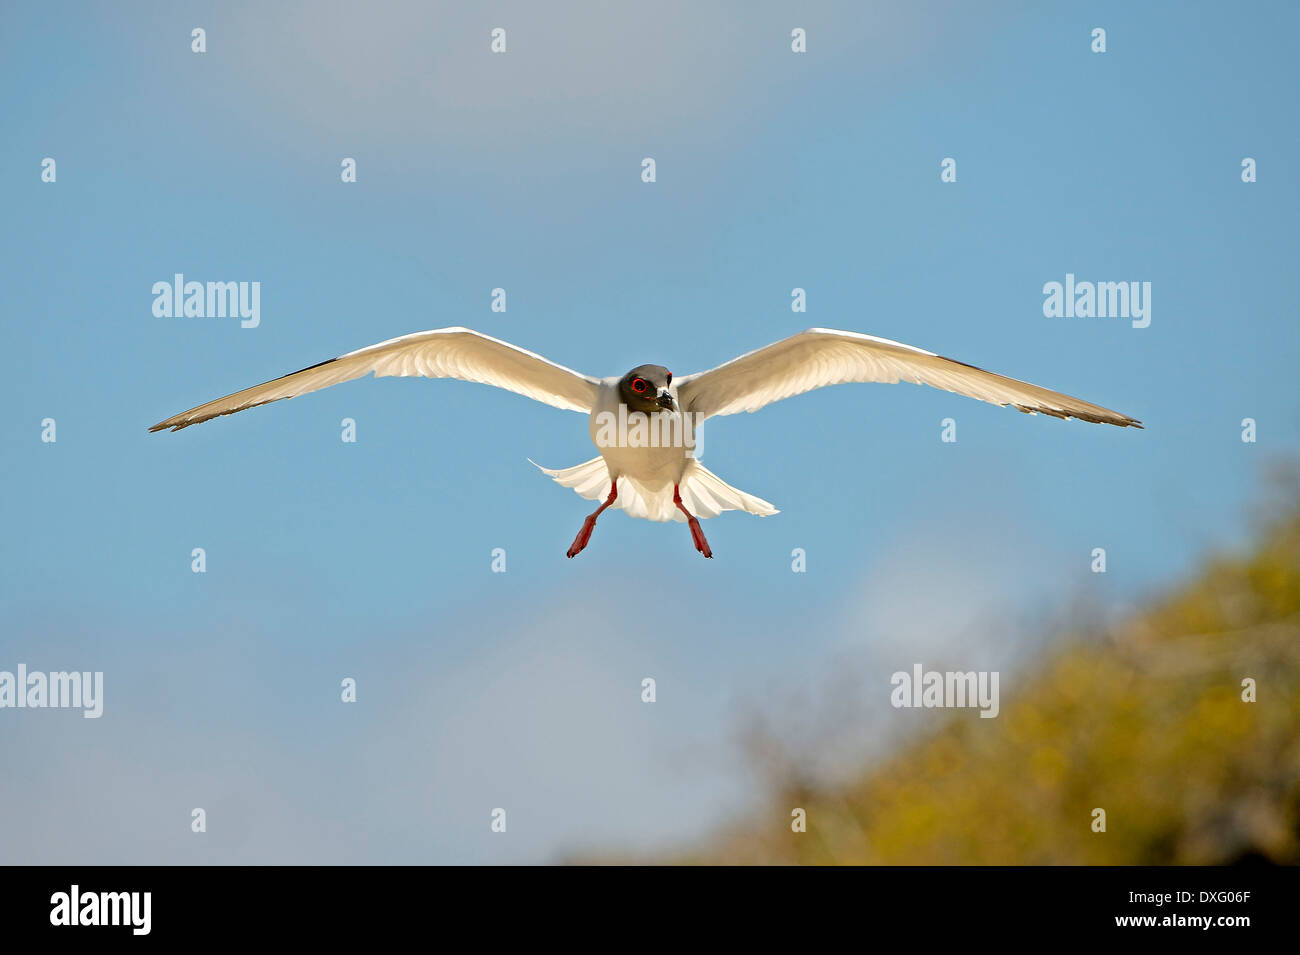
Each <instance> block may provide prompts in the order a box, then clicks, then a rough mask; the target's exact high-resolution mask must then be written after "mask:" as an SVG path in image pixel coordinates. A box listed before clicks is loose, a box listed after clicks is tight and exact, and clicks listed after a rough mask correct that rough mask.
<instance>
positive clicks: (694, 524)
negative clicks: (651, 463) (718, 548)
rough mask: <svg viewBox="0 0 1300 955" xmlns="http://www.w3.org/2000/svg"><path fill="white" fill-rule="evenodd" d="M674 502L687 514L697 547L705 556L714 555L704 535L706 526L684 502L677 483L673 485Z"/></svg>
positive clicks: (687, 520)
mask: <svg viewBox="0 0 1300 955" xmlns="http://www.w3.org/2000/svg"><path fill="white" fill-rule="evenodd" d="M673 503H674V504H676V505H677V507H678V509H679V510H680V511H681V512H682V513H683V514H685V515H686V523H687V524H689V525H690V527H691V540H693V541H695V549H696V550H698V551H699V552H700V553H701V554H703V555H704V556H705V557H712V556H713V551H712V550H711V549H710V548H709V542H708V539H707V538H705V536H704V528H702V527H700V522H699V519H698V518H697V517H696V516H695V515H694V514H692V513H691V512H690V511H688V510H687V509H686V505H685V504H683V503H682V495H681V492H680V491H679V490H678V489H677V485H676V484H674V485H673Z"/></svg>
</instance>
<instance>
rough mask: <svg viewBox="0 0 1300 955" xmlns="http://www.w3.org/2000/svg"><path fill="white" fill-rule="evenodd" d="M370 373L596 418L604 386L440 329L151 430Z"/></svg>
mask: <svg viewBox="0 0 1300 955" xmlns="http://www.w3.org/2000/svg"><path fill="white" fill-rule="evenodd" d="M371 372H374V374H375V377H376V378H382V377H384V376H386V375H399V376H405V377H412V376H418V377H424V378H459V379H461V380H462V381H477V382H481V383H482V384H485V385H495V386H496V387H498V388H505V389H506V390H507V391H513V392H515V393H516V394H520V395H524V396H525V397H528V398H533V399H535V400H537V401H542V402H545V403H546V404H548V405H554V406H555V407H557V408H563V409H565V410H567V411H581V412H583V413H586V412H589V411H591V408H592V405H594V404H595V402H596V391H597V386H598V385H599V384H600V382H599V381H598V380H597V379H595V378H592V377H589V376H588V375H582V374H579V373H578V372H576V371H573V370H572V369H569V368H565V367H564V366H563V365H557V364H555V363H554V362H552V361H547V360H546V359H545V358H543V357H542V356H541V355H535V354H533V353H532V352H530V351H525V350H524V349H522V348H519V347H517V346H515V345H511V344H510V343H509V342H503V341H501V340H500V339H497V338H492V337H490V336H488V335H483V334H480V333H479V332H476V331H473V330H471V329H468V328H459V327H456V328H435V329H432V330H431V331H427V332H416V333H414V334H413V335H403V336H402V337H401V338H393V339H390V340H389V341H386V342H380V343H379V344H377V345H370V346H369V347H367V348H361V349H358V350H357V351H354V352H348V353H347V354H346V355H340V356H339V357H338V358H331V359H330V360H329V361H323V362H321V363H320V364H319V365H312V366H311V367H310V368H304V369H303V370H302V371H295V372H294V373H293V374H291V375H285V376H284V377H283V378H276V379H275V380H274V381H268V382H266V383H265V384H261V385H254V386H253V387H252V388H245V389H244V390H243V391H237V392H235V393H234V394H233V395H227V396H226V397H224V398H218V399H216V400H215V401H209V402H208V403H207V404H202V405H199V406H198V407H196V408H191V409H190V410H189V411H182V412H181V413H180V414H178V415H174V416H172V417H170V418H168V419H167V420H166V421H160V422H159V423H158V424H156V425H154V426H153V427H152V428H150V429H149V430H150V431H162V430H163V429H164V428H171V429H172V430H173V431H179V430H180V429H181V428H188V427H189V426H190V425H192V424H198V423H199V422H200V421H207V420H209V419H210V418H216V417H218V416H219V415H225V414H233V413H234V412H236V411H243V410H244V409H245V408H253V407H256V406H257V405H264V404H267V403H269V402H272V401H279V400H280V399H281V398H292V397H294V396H295V395H302V394H306V393H307V392H309V391H319V390H320V389H321V388H328V387H329V386H330V385H337V384H339V383H340V382H344V381H352V380H353V379H356V378H363V377H365V376H366V375H368V374H370V373H371Z"/></svg>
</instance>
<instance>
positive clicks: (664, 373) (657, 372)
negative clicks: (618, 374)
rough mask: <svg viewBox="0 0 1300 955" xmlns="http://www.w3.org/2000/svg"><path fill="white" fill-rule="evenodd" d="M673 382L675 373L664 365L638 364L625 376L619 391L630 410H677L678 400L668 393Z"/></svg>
mask: <svg viewBox="0 0 1300 955" xmlns="http://www.w3.org/2000/svg"><path fill="white" fill-rule="evenodd" d="M672 383H673V373H672V372H671V371H669V370H668V369H667V368H665V367H664V366H663V365H638V366H637V367H636V368H633V369H632V370H631V371H629V372H628V373H627V374H626V375H624V376H623V380H622V381H620V382H619V383H618V391H619V395H620V397H621V398H622V401H623V403H624V404H625V405H627V410H628V411H642V412H645V413H646V414H652V413H654V412H656V411H675V410H676V409H677V402H676V401H674V400H673V396H672V395H671V394H669V393H668V389H669V386H671V385H672Z"/></svg>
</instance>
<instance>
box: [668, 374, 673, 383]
mask: <svg viewBox="0 0 1300 955" xmlns="http://www.w3.org/2000/svg"><path fill="white" fill-rule="evenodd" d="M672 383H673V373H672V372H671V371H670V372H669V373H668V384H670V385H671V384H672Z"/></svg>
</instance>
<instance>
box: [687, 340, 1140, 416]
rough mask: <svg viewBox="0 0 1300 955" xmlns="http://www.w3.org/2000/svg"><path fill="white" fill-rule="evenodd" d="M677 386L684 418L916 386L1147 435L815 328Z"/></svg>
mask: <svg viewBox="0 0 1300 955" xmlns="http://www.w3.org/2000/svg"><path fill="white" fill-rule="evenodd" d="M677 381H678V385H677V397H678V400H679V402H680V403H681V406H682V410H684V411H691V412H695V413H698V414H703V415H705V416H706V417H710V416H712V415H727V414H738V413H739V412H741V411H757V410H758V409H759V408H762V407H763V406H765V405H769V404H771V403H772V402H773V401H780V400H782V399H783V398H790V397H793V396H794V395H801V394H803V393H804V392H807V391H812V390H813V389H814V388H824V387H826V386H827V385H841V384H845V383H847V382H851V381H862V382H868V381H876V382H884V383H887V384H895V383H897V382H899V381H910V382H913V383H914V384H918V385H930V386H931V387H933V388H941V389H943V390H944V391H951V392H955V393H956V394H959V395H965V396H966V397H968V398H978V399H979V400H980V401H987V402H989V403H990V404H995V405H1003V406H1006V405H1011V407H1013V408H1015V409H1017V410H1019V411H1024V412H1026V413H1028V414H1045V415H1051V416H1052V417H1054V418H1079V419H1081V420H1083V421H1092V422H1096V423H1099V424H1113V425H1117V426H1119V427H1121V428H1126V427H1133V428H1140V427H1142V422H1140V421H1138V420H1137V419H1136V418H1130V417H1129V416H1128V415H1126V414H1120V413H1119V412H1118V411H1111V410H1110V409H1109V408H1103V407H1102V406H1101V405H1095V404H1093V403H1092V402H1090V401H1084V400H1082V399H1081V398H1072V397H1071V396H1069V395H1066V394H1062V393H1061V392H1059V391H1052V390H1051V389H1049V388H1043V387H1041V386H1039V385H1031V384H1029V382H1027V381H1017V380H1016V379H1014V378H1007V377H1006V376H1004V375H997V374H994V373H993V372H991V371H985V370H984V369H983V368H976V367H975V366H974V365H968V364H966V363H965V362H960V361H954V360H953V359H951V358H944V357H943V356H942V355H936V354H934V353H933V352H928V351H925V350H924V349H921V348H914V347H913V346H911V345H904V344H902V343H901V342H893V341H890V340H889V339H887V338H876V337H875V336H874V335H863V334H861V333H859V332H842V331H838V330H837V329H834V328H810V329H808V330H807V331H806V332H800V333H799V334H798V335H792V336H790V337H789V338H786V339H782V340H781V341H779V342H776V343H775V344H772V345H768V346H767V347H766V348H760V349H758V350H757V351H752V352H749V353H748V354H746V355H741V356H740V357H739V358H733V359H732V360H731V361H729V362H726V363H724V364H721V365H719V366H718V367H717V368H714V369H712V370H710V371H704V372H699V373H698V374H694V375H685V376H683V377H681V378H679V379H677Z"/></svg>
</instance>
